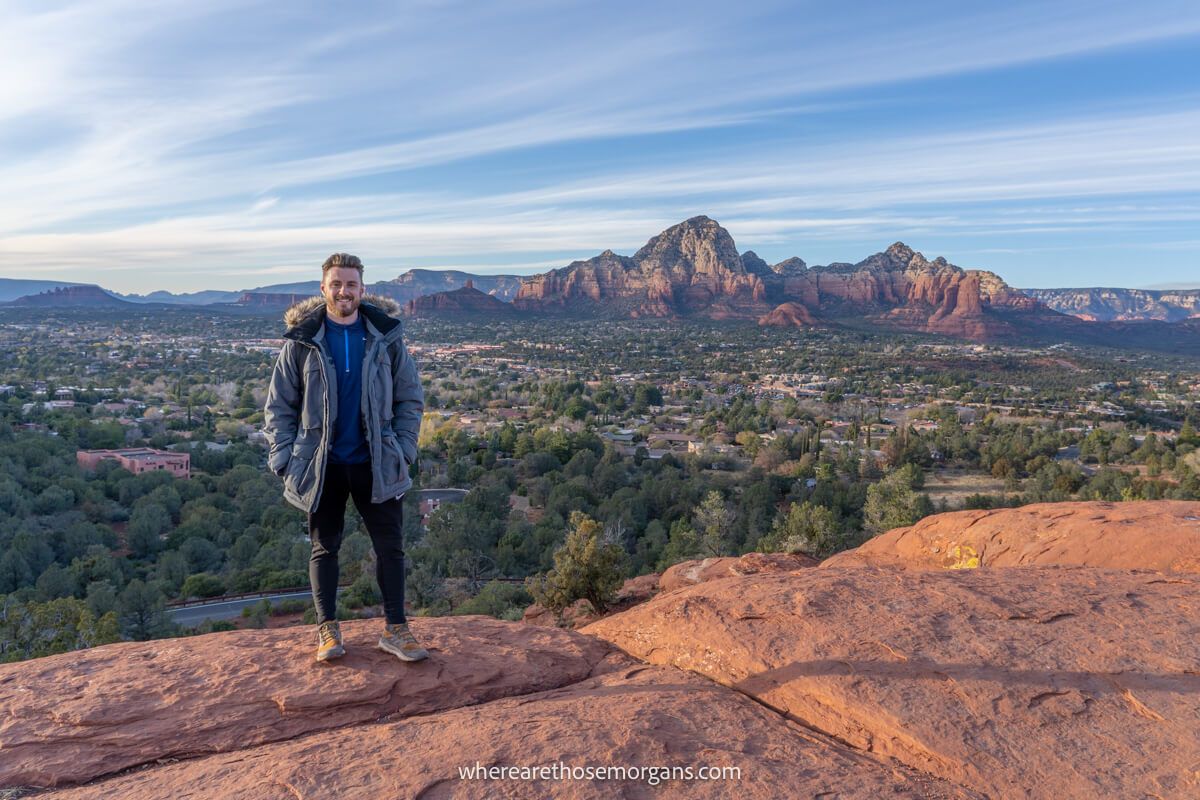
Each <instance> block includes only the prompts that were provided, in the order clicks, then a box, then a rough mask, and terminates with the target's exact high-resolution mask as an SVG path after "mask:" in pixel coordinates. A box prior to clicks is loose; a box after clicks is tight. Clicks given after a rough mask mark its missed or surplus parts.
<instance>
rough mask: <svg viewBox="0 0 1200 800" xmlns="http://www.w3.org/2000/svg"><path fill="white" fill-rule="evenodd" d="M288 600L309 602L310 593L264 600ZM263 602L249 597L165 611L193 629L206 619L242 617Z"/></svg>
mask: <svg viewBox="0 0 1200 800" xmlns="http://www.w3.org/2000/svg"><path fill="white" fill-rule="evenodd" d="M289 598H300V599H301V600H311V599H312V592H310V591H307V590H305V591H303V592H288V593H286V594H273V595H268V596H267V597H266V598H265V599H267V600H270V601H271V602H272V603H275V602H278V601H280V600H287V599H289ZM263 600H264V598H262V597H251V598H247V599H245V600H223V601H221V602H219V603H208V604H206V605H202V606H187V607H185V608H171V609H167V614H168V615H170V617H171V619H172V620H174V621H175V622H178V623H179V624H180V625H183V626H184V627H186V628H194V627H196V626H197V625H199V624H200V623H201V622H204V620H206V619H211V620H223V619H237V618H238V617H240V616H241V615H242V609H243V608H249V607H250V606H253V605H257V604H258V603H261V602H262V601H263Z"/></svg>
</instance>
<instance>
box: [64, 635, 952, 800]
mask: <svg viewBox="0 0 1200 800" xmlns="http://www.w3.org/2000/svg"><path fill="white" fill-rule="evenodd" d="M576 635H578V634H576ZM581 638H582V637H581ZM496 666H497V668H500V667H502V665H501V664H499V663H497V665H496ZM605 667H606V670H605V671H604V673H603V674H597V675H595V676H593V677H588V678H585V679H583V680H581V681H579V682H578V683H574V684H571V685H569V686H564V687H562V688H559V689H554V690H550V691H542V692H536V693H531V694H527V695H525V696H523V697H520V698H509V699H504V700H496V701H493V702H489V703H484V704H481V705H475V706H470V707H467V708H459V709H455V710H452V711H446V712H442V713H438V714H433V715H429V716H410V717H404V718H392V719H388V720H387V721H385V722H383V723H381V724H377V725H359V726H356V727H353V728H348V729H343V730H338V731H330V732H327V733H324V734H320V735H316V736H309V737H304V738H300V739H295V740H292V741H288V742H280V743H276V744H270V745H265V746H261V747H254V748H247V749H243V750H239V751H237V752H234V753H229V754H225V755H213V756H208V757H205V758H198V759H193V760H189V761H183V762H181V763H177V764H165V765H163V766H158V767H154V768H151V769H147V770H144V771H140V772H134V773H131V774H129V775H123V776H118V777H116V778H113V779H112V780H109V781H103V782H98V783H96V784H94V785H91V786H85V787H81V788H77V789H73V790H68V791H63V792H59V793H56V794H55V795H54V796H55V797H57V798H61V800H85V799H90V798H95V799H96V800H101V799H102V800H109V798H114V797H119V798H121V799H122V800H150V799H151V798H162V799H163V800H168V799H169V800H175V798H180V797H187V796H196V795H200V794H202V795H203V796H204V797H206V798H220V799H221V800H297V798H312V799H313V800H321V799H322V798H338V799H339V800H380V798H387V800H392V798H443V797H444V798H450V797H453V798H480V800H483V799H484V798H487V799H488V800H490V799H491V798H514V800H515V799H516V798H531V797H538V798H544V797H562V798H613V799H614V800H617V798H630V797H656V798H687V799H688V800H691V799H692V798H700V799H701V800H704V799H705V798H712V799H713V800H715V799H716V798H726V797H731V796H736V797H739V798H742V797H744V798H748V800H756V799H761V800H777V798H781V797H797V798H799V797H820V796H822V795H829V793H836V796H837V797H839V798H848V799H853V798H859V799H861V800H876V799H877V798H880V797H889V798H892V797H894V798H897V800H921V798H945V799H946V800H952V799H956V798H962V799H963V800H965V799H966V798H967V797H969V795H968V794H967V793H965V792H962V791H961V790H958V789H956V788H955V787H952V786H948V785H946V784H945V783H944V782H942V781H938V780H936V779H933V778H930V777H929V776H926V775H922V774H920V773H915V772H912V771H906V770H903V769H897V768H896V767H895V766H893V765H889V764H885V763H881V762H880V761H878V760H877V759H874V758H871V757H870V756H868V755H864V754H861V753H856V752H854V751H852V750H850V749H849V748H846V747H844V746H842V745H839V744H837V743H836V742H831V741H829V740H828V739H825V738H823V737H819V736H815V735H813V734H812V733H810V732H809V731H806V730H804V729H803V728H801V727H800V726H798V725H795V724H794V723H791V722H789V721H787V720H786V719H784V718H783V717H781V716H779V715H778V714H776V713H774V712H773V711H770V710H768V709H766V708H763V707H762V706H760V705H758V704H757V703H755V702H753V701H752V700H750V699H748V698H746V697H743V696H742V695H740V694H737V693H736V692H732V691H730V690H728V689H725V688H724V687H721V686H717V685H715V684H713V683H712V682H710V681H706V680H704V679H702V678H699V677H696V676H694V675H688V674H686V673H681V672H679V671H678V670H674V669H670V668H663V667H647V666H645V665H638V664H633V663H631V662H630V661H629V660H628V659H625V658H621V657H614V658H613V659H612V661H611V663H608V664H606V665H605ZM477 764H482V765H485V766H497V767H499V766H503V767H542V766H545V767H547V769H550V770H553V769H556V768H558V769H561V767H560V766H559V765H565V766H566V767H569V768H579V769H580V770H583V769H585V768H586V767H592V768H593V769H595V768H597V767H603V768H613V767H622V768H629V767H652V768H655V769H656V770H657V769H660V768H664V767H665V768H667V769H668V770H669V769H672V768H674V769H677V770H682V769H685V768H690V769H692V770H693V771H695V770H698V769H700V768H701V767H708V768H712V767H717V768H736V769H738V770H740V777H736V776H737V774H738V773H734V777H726V778H724V779H716V780H696V779H693V780H682V779H678V778H677V779H673V780H669V779H668V780H664V779H663V778H662V777H661V776H662V773H661V772H658V773H656V777H655V778H649V777H647V776H645V775H643V776H640V777H639V778H638V779H629V778H625V779H623V780H622V779H619V778H617V777H616V776H615V775H614V774H613V773H607V774H604V775H603V778H602V779H600V778H591V779H587V778H586V777H580V778H578V779H562V778H559V779H554V778H553V777H551V778H550V779H533V780H522V779H520V778H513V779H503V780H479V779H476V780H466V779H463V778H461V777H460V773H459V768H460V767H463V768H472V767H475V766H476V765H477ZM550 774H551V775H553V774H554V773H553V772H552V773H550Z"/></svg>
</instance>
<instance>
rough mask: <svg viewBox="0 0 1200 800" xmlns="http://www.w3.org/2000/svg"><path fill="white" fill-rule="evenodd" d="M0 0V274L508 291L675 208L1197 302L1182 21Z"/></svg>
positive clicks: (785, 8) (1199, 141)
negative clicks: (326, 271) (485, 284)
mask: <svg viewBox="0 0 1200 800" xmlns="http://www.w3.org/2000/svg"><path fill="white" fill-rule="evenodd" d="M345 5H346V6H347V7H345V8H339V9H336V10H335V9H334V8H333V6H332V5H331V4H328V3H305V2H293V3H288V4H283V3H276V2H261V3H252V2H228V1H227V0H207V1H206V2H204V3H197V2H194V0H189V1H188V2H172V1H171V0H165V1H164V2H156V3H145V2H144V1H139V2H129V1H127V0H97V2H91V3H85V4H84V3H55V2H47V0H36V1H30V2H25V1H24V0H17V2H13V1H12V0H0V75H3V76H4V79H3V80H2V81H0V187H3V191H0V277H10V278H15V277H22V278H43V279H60V280H77V281H87V282H96V283H100V284H102V285H104V286H106V287H108V288H112V289H116V290H119V291H138V292H147V291H151V290H154V289H170V290H173V291H192V290H197V289H202V288H228V289H240V288H246V287H252V286H259V285H263V284H270V283H281V282H287V281H294V280H303V279H308V278H312V277H316V276H317V275H318V274H319V265H320V263H321V261H323V260H324V258H325V256H327V255H328V254H329V253H330V252H333V251H335V250H348V251H350V252H355V253H358V254H359V255H360V256H362V257H363V259H364V262H365V263H366V264H367V268H368V273H367V276H368V278H371V279H384V278H391V277H394V276H395V275H396V274H398V273H400V272H402V271H404V270H406V269H408V268H410V267H427V268H439V267H441V268H456V269H467V270H474V271H478V272H490V273H494V272H511V273H519V274H528V273H533V272H540V271H544V270H546V269H549V268H551V267H555V266H562V265H564V264H566V263H568V262H569V261H571V260H573V259H576V258H587V257H589V256H591V255H594V254H595V253H597V252H599V251H601V250H603V249H605V248H612V249H614V250H616V251H617V252H622V253H627V254H632V253H633V252H634V251H635V250H636V249H637V248H638V247H639V246H641V245H642V244H643V243H645V241H646V240H647V239H648V238H649V237H650V236H652V235H654V234H655V233H657V232H658V231H660V230H662V229H663V228H665V227H667V226H668V225H671V224H673V223H675V222H678V221H680V220H682V219H685V218H687V217H690V216H694V215H696V214H707V215H709V216H711V217H713V218H714V219H717V220H718V221H720V222H721V223H722V224H723V225H724V226H725V227H726V228H728V229H729V231H730V233H731V234H732V235H733V237H734V239H735V240H736V241H737V243H738V247H739V249H741V250H747V249H753V250H755V251H756V252H758V253H759V255H761V256H763V257H764V258H765V259H766V260H767V261H769V262H775V261H779V260H782V259H784V258H787V257H789V256H800V257H801V258H803V259H805V260H806V261H807V262H808V263H809V264H824V263H829V262H831V261H858V260H860V259H862V258H865V257H866V256H868V255H870V254H871V253H874V252H877V251H879V250H882V249H884V248H886V247H887V246H888V245H889V244H891V243H892V242H894V241H897V240H902V241H904V242H906V243H907V244H909V245H910V246H912V247H914V248H915V249H917V250H920V251H922V252H923V253H925V255H926V256H927V257H929V258H933V257H934V256H937V255H944V256H945V257H946V258H948V259H949V260H950V261H952V262H953V263H956V264H958V265H960V266H963V267H968V268H984V269H991V270H994V271H996V272H998V273H999V274H1000V275H1001V276H1003V277H1004V278H1005V279H1006V280H1008V282H1009V283H1011V284H1013V285H1015V286H1028V287H1046V286H1137V287H1146V286H1161V285H1200V4H1197V3H1196V2H1194V0H1188V1H1187V2H1169V1H1168V2H1140V3H1129V2H1119V3H1110V2H1102V1H1098V0H1091V1H1089V2H1074V1H1073V0H1063V1H1062V2H1054V3H1046V2H1008V3H1003V4H1000V3H962V2H954V3H951V2H945V3H942V2H912V3H894V2H886V3H855V2H850V3H836V4H834V3H827V2H808V3H806V2H796V0H791V1H790V2H779V3H769V2H754V1H753V0H745V1H743V2H739V3H728V2H725V3H706V2H695V1H693V2H688V3H673V2H657V3H649V4H647V3H643V2H621V1H620V0H615V1H614V0H609V2H603V3H600V2H596V3H583V2H578V3H576V2H550V1H549V0H546V1H532V2H531V1H528V0H507V1H506V2H504V3H490V4H483V3H468V2H461V3H460V2H435V1H434V0H429V1H427V2H407V3H406V2H392V3H373V2H358V3H351V4H345Z"/></svg>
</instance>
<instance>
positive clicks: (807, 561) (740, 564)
mask: <svg viewBox="0 0 1200 800" xmlns="http://www.w3.org/2000/svg"><path fill="white" fill-rule="evenodd" d="M816 565H817V561H816V559H814V558H811V557H809V556H806V555H801V554H799V553H747V554H746V555H744V556H740V557H733V556H722V557H720V558H705V559H701V560H698V561H682V562H680V563H678V564H676V565H675V566H673V567H668V568H667V569H666V570H665V571H664V572H663V574H662V577H660V578H659V579H658V588H659V591H663V592H670V591H673V590H675V589H681V588H683V587H684V586H693V585H695V584H697V583H703V582H705V581H715V580H718V579H720V578H732V577H738V576H742V575H757V574H759V573H763V572H791V571H792V570H796V569H806V568H808V567H814V566H816Z"/></svg>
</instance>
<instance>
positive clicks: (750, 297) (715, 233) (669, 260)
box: [513, 216, 766, 317]
mask: <svg viewBox="0 0 1200 800" xmlns="http://www.w3.org/2000/svg"><path fill="white" fill-rule="evenodd" d="M765 293H766V289H765V287H764V285H763V282H762V279H761V278H760V277H759V276H757V275H755V274H751V273H748V272H747V271H746V268H745V266H744V265H743V264H742V257H741V256H740V255H738V252H737V247H736V246H735V245H734V243H733V238H732V237H731V236H730V235H729V232H728V231H726V230H725V229H724V228H722V227H721V226H720V225H718V224H717V223H716V222H715V221H713V220H711V219H709V218H708V217H703V216H701V217H693V218H692V219H689V220H687V221H685V222H681V223H679V224H678V225H675V226H673V227H671V228H668V229H667V230H665V231H663V232H662V233H660V234H659V235H658V236H655V237H653V238H652V239H650V241H649V242H647V243H646V245H645V246H644V247H642V249H640V250H638V252H637V253H636V254H634V256H633V258H626V257H625V256H618V255H617V254H615V253H613V252H612V251H611V250H605V251H604V252H603V253H601V254H600V255H598V256H596V257H595V258H591V259H588V260H587V261H576V262H574V263H572V264H570V265H568V266H567V267H564V268H563V269H558V270H551V271H550V272H547V273H544V274H542V275H536V276H533V277H532V278H528V279H526V281H525V282H524V284H523V285H522V286H521V289H520V291H519V292H518V293H517V297H516V299H515V300H513V305H514V306H515V307H517V308H519V309H523V310H531V311H546V310H562V309H591V310H604V311H614V312H616V313H621V314H628V315H629V316H635V317H644V316H670V315H673V314H676V313H689V312H693V311H703V310H707V309H708V308H709V307H710V306H712V305H713V304H714V303H718V302H720V303H724V304H725V306H726V308H727V311H726V314H728V313H730V310H732V311H733V312H735V313H738V314H739V315H740V314H742V313H744V312H741V311H739V310H738V309H739V308H740V307H741V306H747V307H754V306H755V305H757V304H760V303H762V302H763V301H764V300H765V297H766V294H765Z"/></svg>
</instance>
